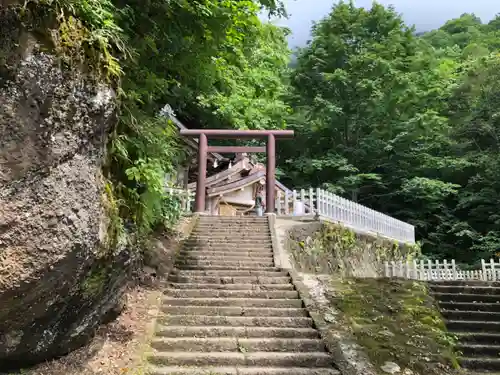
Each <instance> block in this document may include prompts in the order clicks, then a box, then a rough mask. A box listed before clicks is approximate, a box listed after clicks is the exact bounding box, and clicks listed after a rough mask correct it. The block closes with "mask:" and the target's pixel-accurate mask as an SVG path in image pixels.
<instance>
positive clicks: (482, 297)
mask: <svg viewBox="0 0 500 375" xmlns="http://www.w3.org/2000/svg"><path fill="white" fill-rule="evenodd" d="M430 294H431V295H432V296H433V297H434V298H435V299H437V300H439V301H442V302H488V303H492V302H500V296H497V295H494V294H493V295H492V294H465V293H461V294H456V293H436V292H432V293H430Z"/></svg>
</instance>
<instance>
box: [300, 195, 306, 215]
mask: <svg viewBox="0 0 500 375" xmlns="http://www.w3.org/2000/svg"><path fill="white" fill-rule="evenodd" d="M300 202H301V204H302V208H303V209H304V212H303V214H304V215H305V214H306V191H305V190H304V189H300Z"/></svg>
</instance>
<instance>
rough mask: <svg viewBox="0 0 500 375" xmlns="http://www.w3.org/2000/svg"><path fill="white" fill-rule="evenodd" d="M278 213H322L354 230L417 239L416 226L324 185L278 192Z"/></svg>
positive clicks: (395, 237) (413, 240)
mask: <svg viewBox="0 0 500 375" xmlns="http://www.w3.org/2000/svg"><path fill="white" fill-rule="evenodd" d="M276 210H277V214H278V215H283V216H289V215H295V216H300V215H316V214H317V215H319V216H320V217H322V218H324V219H327V220H330V221H334V222H340V223H342V224H343V225H345V226H348V227H351V228H353V229H355V230H358V231H362V232H367V233H374V234H377V235H382V236H384V237H388V238H392V239H395V240H398V241H402V242H407V243H415V227H414V226H413V225H410V224H408V223H405V222H403V221H401V220H397V219H394V218H392V217H390V216H388V215H385V214H382V213H380V212H378V211H375V210H372V209H370V208H368V207H365V206H363V205H361V204H358V203H354V202H352V201H350V200H348V199H345V198H342V197H339V196H338V195H335V194H333V193H330V192H328V191H325V190H322V189H308V190H304V189H302V190H300V191H296V190H294V191H292V192H290V193H286V194H284V193H281V192H278V196H277V198H276Z"/></svg>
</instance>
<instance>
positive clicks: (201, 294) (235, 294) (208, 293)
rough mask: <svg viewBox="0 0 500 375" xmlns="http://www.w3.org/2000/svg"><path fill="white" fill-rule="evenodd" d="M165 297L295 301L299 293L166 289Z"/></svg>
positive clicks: (291, 291) (290, 291)
mask: <svg viewBox="0 0 500 375" xmlns="http://www.w3.org/2000/svg"><path fill="white" fill-rule="evenodd" d="M164 294H165V295H168V296H170V297H174V298H265V299H283V298H284V299H296V298H299V293H298V292H297V291H295V290H283V291H260V290H209V289H207V290H196V289H172V288H167V289H165V291H164Z"/></svg>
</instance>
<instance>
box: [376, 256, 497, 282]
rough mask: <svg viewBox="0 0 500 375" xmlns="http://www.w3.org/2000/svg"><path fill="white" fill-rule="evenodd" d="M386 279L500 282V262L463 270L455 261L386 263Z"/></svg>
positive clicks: (482, 262)
mask: <svg viewBox="0 0 500 375" xmlns="http://www.w3.org/2000/svg"><path fill="white" fill-rule="evenodd" d="M384 276H385V277H399V278H405V279H412V280H424V281H430V280H432V281H439V280H465V281H467V280H469V281H472V280H481V281H500V261H499V262H495V261H494V260H493V259H490V261H489V262H486V261H485V260H484V259H482V260H481V269H476V270H461V269H459V267H457V265H456V262H455V260H451V261H447V260H442V261H438V260H436V261H434V262H432V261H427V262H424V261H421V262H416V261H413V262H403V261H398V262H385V263H384Z"/></svg>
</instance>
